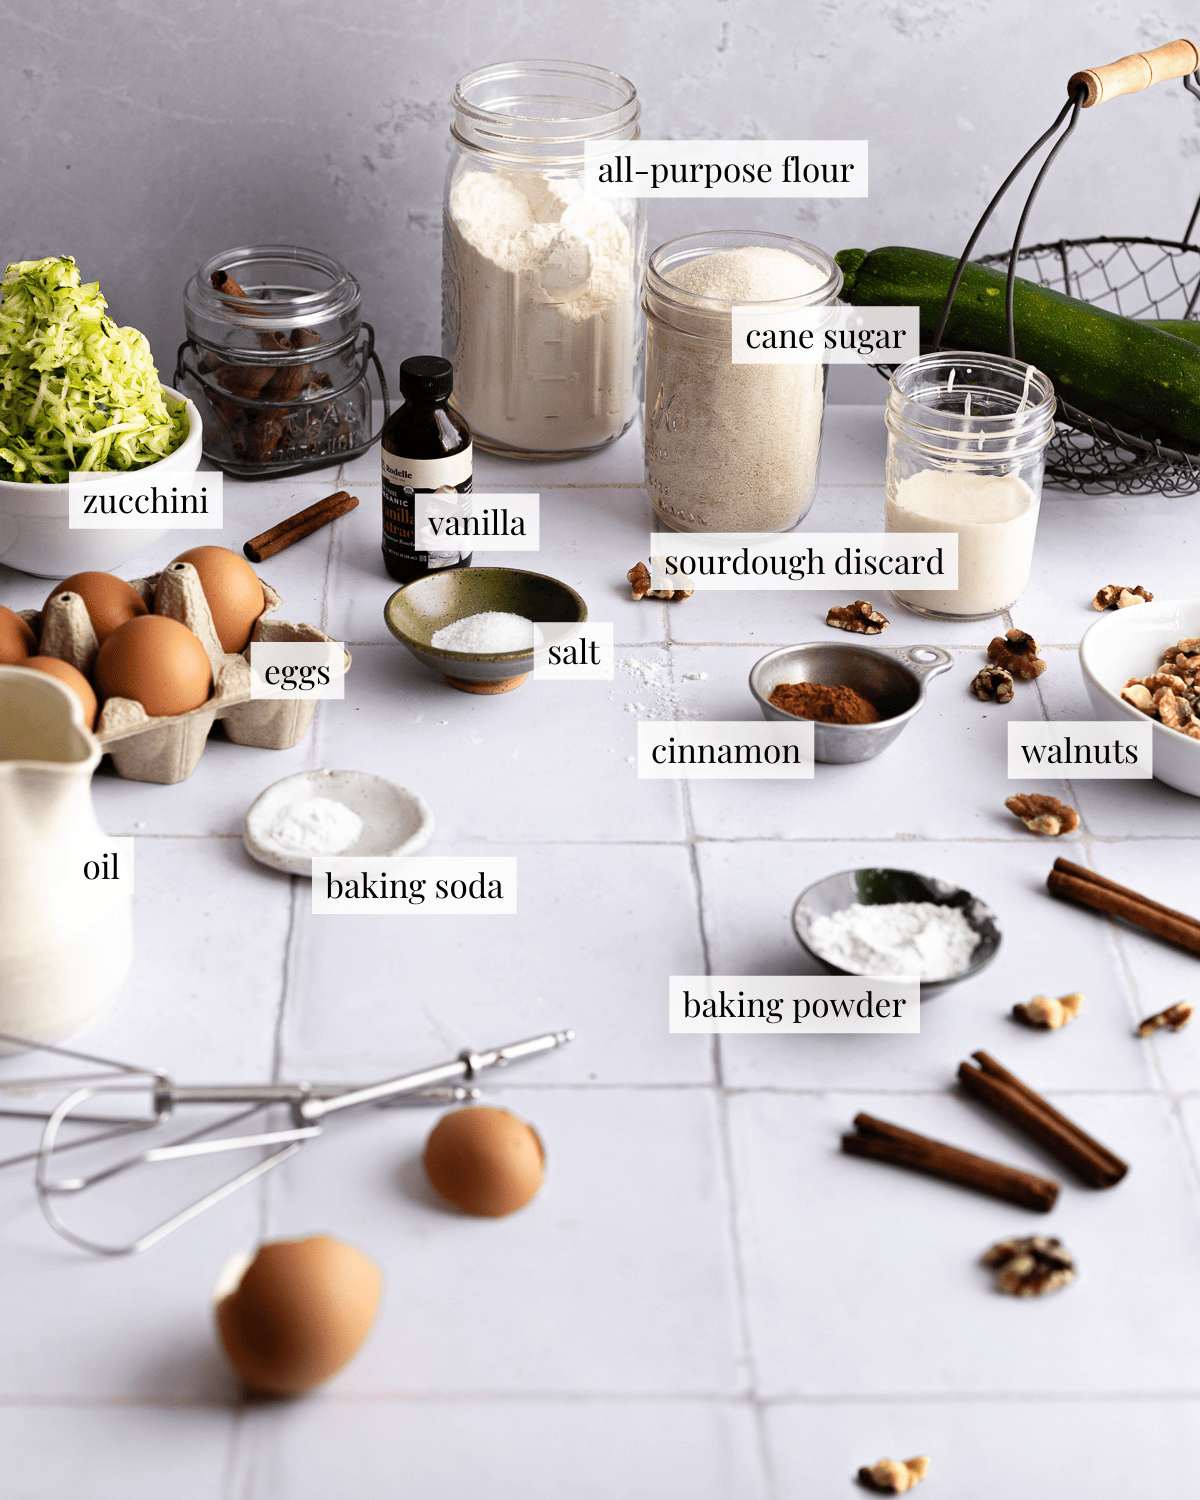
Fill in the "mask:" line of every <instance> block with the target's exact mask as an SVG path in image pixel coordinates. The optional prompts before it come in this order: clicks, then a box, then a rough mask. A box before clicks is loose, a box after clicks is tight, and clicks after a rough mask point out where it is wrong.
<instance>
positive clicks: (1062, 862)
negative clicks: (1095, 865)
mask: <svg viewBox="0 0 1200 1500" xmlns="http://www.w3.org/2000/svg"><path fill="white" fill-rule="evenodd" d="M1054 868H1055V869H1056V870H1059V871H1061V872H1062V874H1064V875H1074V876H1076V877H1077V878H1078V879H1079V880H1086V881H1089V882H1090V883H1091V884H1092V885H1099V886H1103V887H1104V889H1105V890H1106V891H1115V892H1116V893H1117V894H1118V895H1121V896H1133V897H1135V898H1136V899H1137V900H1138V901H1140V902H1141V903H1142V905H1143V906H1148V907H1150V909H1151V910H1152V911H1158V912H1161V913H1162V914H1163V916H1164V917H1174V918H1175V920H1176V921H1178V922H1186V923H1187V924H1188V926H1189V927H1194V928H1196V930H1197V931H1198V932H1200V920H1198V919H1197V918H1196V917H1189V916H1188V915H1187V913H1186V912H1182V911H1176V910H1175V909H1174V907H1171V906H1163V904H1162V903H1161V902H1160V901H1151V899H1150V897H1149V896H1143V895H1140V894H1139V893H1138V892H1137V891H1131V890H1130V889H1129V887H1128V886H1124V885H1118V884H1117V882H1116V881H1115V880H1109V878H1108V876H1107V875H1097V874H1096V872H1095V870H1089V869H1088V868H1087V867H1086V866H1085V865H1075V864H1072V863H1071V861H1070V860H1069V859H1056V860H1055V861H1054Z"/></svg>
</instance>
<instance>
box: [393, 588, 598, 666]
mask: <svg viewBox="0 0 1200 1500" xmlns="http://www.w3.org/2000/svg"><path fill="white" fill-rule="evenodd" d="M383 618H384V620H385V621H386V623H387V627H388V629H389V630H390V631H391V632H392V634H393V635H394V636H395V637H396V639H397V640H398V641H401V642H402V643H403V644H404V645H405V646H407V647H408V649H409V650H410V651H411V652H412V654H413V655H414V656H415V657H417V659H418V660H419V661H423V662H424V663H425V665H426V666H428V667H432V668H433V670H434V671H435V672H438V673H440V674H441V676H442V677H443V678H444V679H445V680H446V682H448V683H449V684H450V686H451V687H454V688H457V689H458V690H459V691H460V692H463V693H508V692H511V691H512V689H513V688H518V687H520V686H521V684H522V683H523V682H524V681H525V678H526V677H527V676H528V675H529V673H530V671H531V670H532V669H533V652H534V648H535V646H539V645H541V644H542V643H543V639H544V637H543V633H542V631H541V630H540V629H539V624H545V623H549V622H554V623H558V622H564V623H566V624H571V625H579V624H582V623H583V621H584V620H586V619H587V605H586V604H585V603H584V602H583V600H582V599H581V598H580V597H579V595H578V594H577V593H576V592H575V590H574V589H573V588H570V587H569V586H568V585H567V584H565V583H560V582H559V580H558V579H557V578H549V577H547V576H546V574H544V573H527V572H525V571H524V570H523V569H521V568H453V569H450V568H447V569H444V570H442V571H441V572H438V573H429V574H427V575H426V576H425V577H424V578H418V579H416V581H415V582H413V583H406V584H405V585H404V587H403V588H402V589H397V590H396V592H395V593H394V594H393V595H392V596H391V598H390V599H389V600H388V602H387V603H386V604H385V605H384V608H383Z"/></svg>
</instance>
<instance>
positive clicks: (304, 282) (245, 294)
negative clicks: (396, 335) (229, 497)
mask: <svg viewBox="0 0 1200 1500" xmlns="http://www.w3.org/2000/svg"><path fill="white" fill-rule="evenodd" d="M361 298H362V293H361V291H360V289H359V285H358V282H357V281H356V280H355V279H354V277H353V276H351V275H350V273H349V271H347V270H346V268H345V267H344V266H342V265H340V264H339V263H338V262H337V261H336V260H333V259H331V258H330V257H329V256H328V255H321V254H320V253H319V252H318V251H316V250H304V249H301V248H300V247H299V246H295V245H249V246H243V247H241V248H239V249H235V250H225V251H223V252H222V253H221V254H220V255H214V256H213V257H212V258H211V259H209V260H207V261H205V263H204V264H203V265H202V266H201V267H200V269H199V270H198V271H197V272H196V274H195V275H194V276H193V277H192V279H191V280H190V281H189V282H188V284H187V286H186V287H185V288H184V291H183V315H184V324H185V327H186V328H187V335H188V336H187V339H186V340H185V342H184V343H182V344H181V345H180V346H179V353H178V355H177V356H176V365H175V385H176V388H177V389H178V390H180V391H181V392H183V393H185V394H186V395H188V396H190V397H191V398H192V400H193V401H194V402H195V403H196V405H197V407H199V409H200V413H201V415H202V417H203V419H204V456H205V457H206V458H208V459H211V461H212V462H213V463H214V464H216V465H217V467H218V468H220V469H223V470H224V471H225V473H227V474H233V475H235V476H237V477H239V478H243V479H253V478H258V477H262V476H269V477H272V478H274V477H277V476H279V475H281V474H299V473H303V472H304V471H305V470H308V469H319V468H322V467H324V466H325V465H327V464H334V463H342V462H344V461H345V460H346V459H348V458H354V457H357V455H358V454H360V453H365V452H366V451H367V449H368V448H370V446H371V445H372V443H374V442H375V440H376V438H377V437H378V433H375V434H372V432H371V390H370V384H369V379H368V373H369V366H370V365H374V367H375V373H376V376H377V378H378V382H379V391H380V394H381V396H382V397H383V406H384V418H385V420H386V418H387V415H388V412H389V403H388V391H387V381H386V379H385V377H384V373H383V368H382V366H381V365H380V363H379V358H378V356H377V355H376V353H375V330H374V329H373V328H372V327H371V325H370V324H369V323H364V322H363V321H362V319H361V317H360V314H359V303H360V301H361Z"/></svg>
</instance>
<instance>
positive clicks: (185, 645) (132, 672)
mask: <svg viewBox="0 0 1200 1500" xmlns="http://www.w3.org/2000/svg"><path fill="white" fill-rule="evenodd" d="M92 676H93V678H94V680H95V683H96V691H97V693H98V694H99V695H100V700H101V702H103V701H104V700H105V699H107V698H132V699H133V700H134V702H135V703H140V704H141V705H142V707H143V708H144V709H145V710H146V712H147V713H148V714H149V715H150V717H151V718H158V717H160V716H162V715H170V714H185V713H187V712H188V711H189V710H190V709H193V708H199V707H200V705H201V704H202V703H204V702H206V701H207V699H208V695H209V691H210V690H211V688H212V668H211V667H210V666H209V664H208V657H207V656H206V655H205V654H204V647H203V646H202V645H201V644H200V642H199V641H198V640H197V639H196V637H195V636H194V635H193V634H192V632H191V631H190V630H189V629H188V628H187V626H186V625H181V624H180V623H179V621H178V620H169V619H168V618H167V617H166V616H165V615H143V616H141V618H139V619H136V620H126V622H125V624H124V625H122V626H120V628H119V629H117V630H114V631H113V633H112V635H110V636H109V637H108V639H107V640H106V641H105V642H104V644H103V645H102V646H101V647H100V650H99V651H98V652H97V653H96V665H95V668H94V670H93V673H92Z"/></svg>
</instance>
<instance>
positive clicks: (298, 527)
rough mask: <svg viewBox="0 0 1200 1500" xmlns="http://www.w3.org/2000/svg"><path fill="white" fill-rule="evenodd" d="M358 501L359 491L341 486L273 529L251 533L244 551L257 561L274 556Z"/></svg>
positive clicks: (326, 524) (341, 514) (254, 561)
mask: <svg viewBox="0 0 1200 1500" xmlns="http://www.w3.org/2000/svg"><path fill="white" fill-rule="evenodd" d="M357 504H358V496H357V495H351V494H350V493H349V492H348V491H346V490H337V491H336V492H335V493H334V494H332V495H326V496H325V498H324V500H318V501H317V503H316V504H315V505H310V506H309V507H308V509H307V510H302V511H300V512H298V513H297V514H296V515H294V516H289V517H288V518H287V520H286V521H280V522H279V524H278V525H277V526H272V527H271V529H270V530H269V531H264V532H262V534H261V535H259V536H255V537H251V538H250V540H249V541H248V542H247V543H246V544H245V546H244V547H243V548H242V551H243V552H244V553H245V554H246V556H247V557H248V558H249V559H250V561H251V562H253V563H260V562H265V561H266V559H267V558H268V557H274V556H275V554H276V553H277V552H282V551H283V549H284V548H285V547H290V546H291V545H292V543H293V542H299V541H301V540H303V538H304V537H306V536H311V535H312V534H313V532H314V531H319V530H320V529H321V527H322V526H328V525H329V523H330V521H336V520H337V518H338V517H339V516H344V515H345V514H346V512H347V511H350V510H353V509H354V507H355V506H356V505H357Z"/></svg>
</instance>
